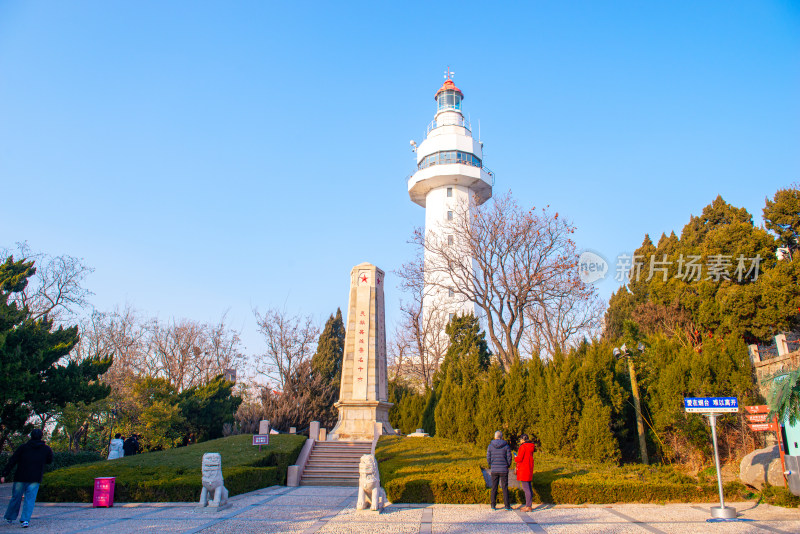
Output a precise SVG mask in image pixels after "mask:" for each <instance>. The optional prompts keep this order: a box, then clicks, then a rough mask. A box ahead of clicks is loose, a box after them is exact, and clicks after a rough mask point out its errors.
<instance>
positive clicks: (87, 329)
mask: <svg viewBox="0 0 800 534" xmlns="http://www.w3.org/2000/svg"><path fill="white" fill-rule="evenodd" d="M80 329H81V336H80V342H79V343H78V345H77V346H76V347H75V350H73V352H72V354H70V357H71V358H73V359H76V360H78V361H80V360H82V359H84V358H87V357H90V356H93V355H95V354H111V355H113V356H114V364H113V365H112V366H111V368H110V369H109V370H108V371H107V372H106V374H104V375H103V381H104V382H106V383H108V384H110V385H111V386H112V387H113V388H114V389H118V388H119V387H121V386H122V385H123V383H125V382H126V381H127V379H128V378H129V377H131V376H133V375H146V374H147V372H148V367H147V363H146V353H147V349H148V341H147V332H146V331H145V329H144V327H143V325H142V324H141V322H140V320H139V317H138V315H137V313H136V311H135V310H134V309H133V308H132V307H130V306H129V305H126V306H125V307H124V308H122V309H121V310H120V309H115V310H114V311H111V312H100V311H96V310H95V311H94V312H93V313H92V315H91V316H90V317H88V318H87V319H86V320H84V321H83V322H82V323H81V325H80Z"/></svg>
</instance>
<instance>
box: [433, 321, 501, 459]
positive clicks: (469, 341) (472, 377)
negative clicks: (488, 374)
mask: <svg viewBox="0 0 800 534" xmlns="http://www.w3.org/2000/svg"><path fill="white" fill-rule="evenodd" d="M445 331H446V332H447V335H448V336H449V337H450V346H449V347H448V349H447V353H446V354H445V357H444V361H443V362H442V365H441V367H440V369H439V380H437V383H438V387H439V389H438V390H437V392H436V393H437V397H438V402H437V403H436V408H435V411H434V417H435V425H436V434H437V435H438V436H440V437H444V438H451V439H459V440H461V441H465V442H473V443H474V442H475V440H476V439H477V428H476V426H475V417H476V415H477V412H478V406H477V403H478V393H479V383H480V379H481V376H482V375H483V373H484V372H485V371H486V369H487V368H488V367H489V361H490V357H491V353H490V352H489V347H488V345H487V344H486V339H485V334H484V333H483V332H481V331H480V323H479V322H478V320H477V319H476V318H475V316H474V315H465V316H456V317H454V318H453V320H452V321H450V323H449V324H448V325H447V328H446V330H445Z"/></svg>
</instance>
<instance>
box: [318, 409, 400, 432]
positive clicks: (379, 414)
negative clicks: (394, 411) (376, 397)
mask: <svg viewBox="0 0 800 534" xmlns="http://www.w3.org/2000/svg"><path fill="white" fill-rule="evenodd" d="M334 406H336V408H337V409H338V410H339V421H338V422H337V423H336V426H335V427H333V430H331V433H330V434H329V435H328V439H329V440H343V441H372V440H373V438H374V437H375V429H376V427H377V424H376V423H380V425H381V429H380V435H382V434H397V432H395V431H394V429H393V428H392V425H391V424H389V408H391V407H392V406H393V404H392V403H391V402H383V401H368V400H340V401H339V402H337V403H336V404H334Z"/></svg>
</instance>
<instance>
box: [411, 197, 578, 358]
mask: <svg viewBox="0 0 800 534" xmlns="http://www.w3.org/2000/svg"><path fill="white" fill-rule="evenodd" d="M468 208H469V206H466V205H462V206H459V207H457V208H456V209H455V210H454V216H453V220H452V221H449V222H448V224H447V225H446V226H445V227H444V231H443V232H441V233H437V232H435V231H429V232H428V233H427V234H426V233H425V232H424V231H423V230H422V229H418V230H417V231H416V232H415V234H414V238H413V242H414V243H416V244H417V245H419V246H420V247H421V248H422V249H423V250H424V251H425V266H424V267H425V269H424V270H425V281H426V283H428V284H429V285H432V286H434V287H437V288H439V289H441V290H443V291H445V290H448V289H453V290H454V291H455V292H456V293H457V294H460V295H462V296H463V297H464V298H466V300H468V301H470V302H472V303H474V304H475V305H476V306H477V307H478V308H479V309H480V310H481V311H482V313H483V317H482V319H483V320H485V321H486V327H487V328H486V330H487V333H488V334H489V338H490V340H491V341H492V345H493V348H494V350H495V354H496V355H497V357H498V359H499V361H500V363H501V364H502V365H503V367H504V368H505V369H506V370H508V369H509V368H510V367H511V365H512V364H513V362H514V361H516V360H517V359H518V358H519V346H520V343H521V341H522V336H523V334H524V332H525V329H526V327H527V326H528V325H529V323H528V314H527V310H528V308H530V307H532V306H542V299H543V298H550V297H552V296H553V295H562V294H564V293H569V292H571V291H576V290H579V288H578V287H577V286H575V284H574V280H573V279H572V278H571V277H569V276H567V275H566V274H565V273H567V272H568V271H570V270H573V269H575V267H576V265H577V258H576V254H575V245H574V243H573V241H572V239H571V238H570V236H571V235H572V233H573V232H574V228H573V226H572V225H571V224H570V223H569V222H567V221H565V220H564V219H563V218H559V216H558V213H555V214H551V213H550V212H548V211H547V210H541V211H536V210H534V209H531V210H523V209H521V208H520V207H519V206H518V204H517V203H516V202H515V201H514V199H513V198H512V196H511V194H510V193H508V194H507V195H505V196H503V197H500V198H497V199H496V200H495V201H494V202H492V203H486V204H484V205H482V206H474V205H473V206H472V210H471V211H472V214H470V210H469V209H468ZM448 235H450V236H453V239H452V240H448V239H447V237H448Z"/></svg>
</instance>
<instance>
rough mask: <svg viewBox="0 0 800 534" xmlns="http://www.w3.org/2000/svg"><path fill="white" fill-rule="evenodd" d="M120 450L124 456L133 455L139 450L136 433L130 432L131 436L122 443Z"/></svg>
mask: <svg viewBox="0 0 800 534" xmlns="http://www.w3.org/2000/svg"><path fill="white" fill-rule="evenodd" d="M122 450H123V451H124V453H125V456H133V455H134V454H136V453H138V452H139V439H138V438H137V437H136V434H131V436H130V437H129V438H128V439H126V440H125V442H124V443H123V445H122Z"/></svg>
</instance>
